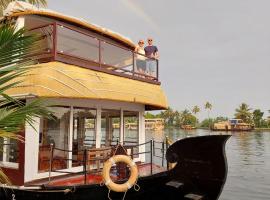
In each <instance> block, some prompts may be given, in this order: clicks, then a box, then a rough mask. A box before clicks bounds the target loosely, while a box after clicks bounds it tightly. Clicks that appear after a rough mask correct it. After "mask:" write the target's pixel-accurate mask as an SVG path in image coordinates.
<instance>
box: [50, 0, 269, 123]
mask: <svg viewBox="0 0 270 200" xmlns="http://www.w3.org/2000/svg"><path fill="white" fill-rule="evenodd" d="M269 7H270V1H269V0H259V1H255V0H244V1H243V0H226V1H225V0H223V1H216V0H167V1H164V0H159V1H158V0H76V1H75V0H62V1H61V0H48V8H49V9H52V10H56V11H59V12H62V13H64V14H68V15H72V16H75V17H80V18H83V19H85V20H87V21H88V22H90V23H95V24H98V25H101V26H103V27H106V28H109V29H112V30H114V31H116V32H119V33H121V34H123V35H125V36H127V37H129V38H130V39H132V40H133V41H134V42H136V43H137V41H138V40H139V39H145V40H146V39H147V37H152V38H153V39H154V44H155V45H156V46H157V47H158V49H159V53H160V65H159V66H160V80H161V85H162V88H163V89H164V91H165V93H166V95H167V98H168V102H169V105H170V106H171V107H172V108H173V109H178V110H184V109H185V108H188V109H191V108H192V107H193V106H194V105H198V106H199V107H200V108H201V112H200V113H199V115H198V116H199V118H200V119H202V118H204V117H206V116H207V112H206V111H205V110H204V104H205V102H206V101H209V102H210V103H211V104H212V105H213V109H212V111H211V116H212V117H216V116H228V117H233V114H234V110H235V108H236V107H238V106H239V105H240V104H241V103H242V102H245V103H247V104H248V105H250V107H251V108H253V109H257V108H260V109H261V110H263V111H265V116H264V117H266V116H268V112H267V111H268V110H270V92H269V90H268V87H269V86H270V78H269V72H270V12H269Z"/></svg>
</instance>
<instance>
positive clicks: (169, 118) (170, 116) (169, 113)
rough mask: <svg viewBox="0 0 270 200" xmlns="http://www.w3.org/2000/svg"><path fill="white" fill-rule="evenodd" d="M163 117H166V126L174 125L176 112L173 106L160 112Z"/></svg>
mask: <svg viewBox="0 0 270 200" xmlns="http://www.w3.org/2000/svg"><path fill="white" fill-rule="evenodd" d="M160 116H161V118H163V119H164V122H165V126H173V124H174V118H175V112H174V111H173V109H172V108H171V107H169V108H168V109H167V110H165V111H162V112H161V113H160Z"/></svg>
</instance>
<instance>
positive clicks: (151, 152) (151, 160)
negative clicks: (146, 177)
mask: <svg viewBox="0 0 270 200" xmlns="http://www.w3.org/2000/svg"><path fill="white" fill-rule="evenodd" d="M150 154H151V155H150V164H151V168H150V170H151V175H152V174H153V140H150Z"/></svg>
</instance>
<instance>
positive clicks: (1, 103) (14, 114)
mask: <svg viewBox="0 0 270 200" xmlns="http://www.w3.org/2000/svg"><path fill="white" fill-rule="evenodd" d="M38 40H39V38H38V36H35V35H26V33H25V31H24V30H23V29H20V30H18V31H17V30H16V28H15V27H13V26H10V25H0V98H1V100H0V138H6V139H17V140H20V141H23V138H22V137H21V136H20V135H19V134H17V133H18V132H19V131H21V130H23V128H24V125H25V123H29V124H30V125H32V126H33V122H34V118H35V117H42V116H44V117H50V115H51V113H50V111H48V109H47V107H46V105H45V103H44V101H43V100H40V99H38V100H34V101H32V102H31V103H27V104H26V103H25V102H24V101H21V100H18V99H15V98H13V97H11V96H9V95H7V93H6V92H7V90H9V89H11V88H13V87H16V86H18V84H20V83H21V82H22V81H23V79H22V76H23V75H25V74H26V73H28V72H29V70H30V69H31V68H30V67H27V66H28V65H29V64H30V63H31V62H32V61H31V57H30V54H29V52H36V51H38V50H37V46H38V45H36V44H37V43H38ZM0 145H1V144H0ZM2 145H3V144H2ZM7 181H8V180H7V177H6V176H5V175H4V174H3V172H2V171H1V170H0V183H5V182H7Z"/></svg>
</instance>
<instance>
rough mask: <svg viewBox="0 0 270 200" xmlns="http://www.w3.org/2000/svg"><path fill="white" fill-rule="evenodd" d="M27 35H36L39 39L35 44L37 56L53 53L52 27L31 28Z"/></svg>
mask: <svg viewBox="0 0 270 200" xmlns="http://www.w3.org/2000/svg"><path fill="white" fill-rule="evenodd" d="M28 34H36V35H38V37H39V38H40V40H39V42H38V43H37V45H38V48H36V49H37V51H38V53H39V54H42V53H52V52H53V25H44V26H41V27H37V28H33V29H31V30H29V31H28ZM32 53H35V52H32Z"/></svg>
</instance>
